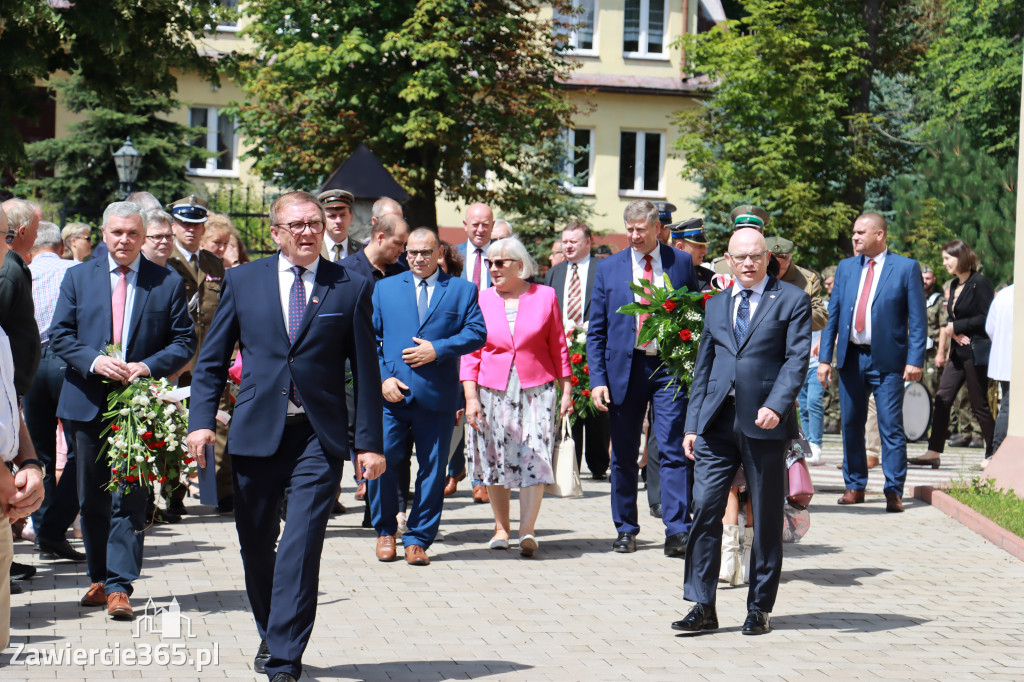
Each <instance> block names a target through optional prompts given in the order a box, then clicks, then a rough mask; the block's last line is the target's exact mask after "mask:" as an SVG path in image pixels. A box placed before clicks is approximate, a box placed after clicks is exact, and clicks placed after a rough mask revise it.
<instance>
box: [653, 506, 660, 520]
mask: <svg viewBox="0 0 1024 682" xmlns="http://www.w3.org/2000/svg"><path fill="white" fill-rule="evenodd" d="M651 516H653V517H654V518H656V519H660V518H661V505H660V504H652V505H651Z"/></svg>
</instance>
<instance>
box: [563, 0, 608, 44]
mask: <svg viewBox="0 0 1024 682" xmlns="http://www.w3.org/2000/svg"><path fill="white" fill-rule="evenodd" d="M583 2H586V0H572V7H573V9H578V8H579V6H580V5H581V4H582V3H583ZM590 2H592V3H593V4H594V26H593V32H594V38H593V43H594V46H593V47H590V48H585V49H581V48H580V47H579V45H578V40H579V38H578V36H577V33H576V29H574V28H573V29H570V30H569V35H568V52H569V54H574V55H577V56H580V57H596V56H598V54H597V46H598V42H597V40H598V36H597V25H598V16H599V14H600V9H601V8H600V2H599V0H590ZM555 18H556V19H557V18H561V19H562V20H571V22H576V21H577V20H578V19H579V18H580V17H579V15H574V16H572V17H565V16H561V17H559V16H557V15H556V17H555Z"/></svg>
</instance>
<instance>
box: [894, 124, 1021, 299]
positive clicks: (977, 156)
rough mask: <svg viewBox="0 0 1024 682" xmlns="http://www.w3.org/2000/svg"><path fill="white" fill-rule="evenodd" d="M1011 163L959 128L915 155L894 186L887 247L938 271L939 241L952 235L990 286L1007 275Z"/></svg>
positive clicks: (1013, 187)
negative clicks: (971, 253)
mask: <svg viewBox="0 0 1024 682" xmlns="http://www.w3.org/2000/svg"><path fill="white" fill-rule="evenodd" d="M1017 191H1018V187H1017V161H1016V159H1011V160H1009V161H1000V160H999V159H997V158H996V156H995V155H993V154H990V153H989V152H987V151H985V150H984V149H982V148H981V147H980V146H979V145H977V144H975V143H974V142H973V141H972V139H971V137H970V135H969V134H968V133H967V132H966V131H965V130H964V129H963V128H962V127H954V128H951V129H950V130H948V131H945V132H944V133H943V134H942V135H941V136H940V137H939V139H938V141H937V143H936V144H935V145H934V146H933V147H931V148H929V149H926V150H925V151H923V152H922V153H921V160H920V162H919V163H918V164H917V166H916V174H915V175H912V176H904V177H902V178H901V179H900V181H899V182H898V183H897V185H896V191H895V200H894V209H895V217H894V220H893V222H892V224H891V225H890V234H891V235H892V238H893V240H892V246H893V248H894V249H896V250H900V251H903V252H904V253H908V254H910V255H913V256H914V257H915V258H917V259H919V260H921V261H922V262H925V263H928V264H930V265H932V267H933V269H935V271H936V272H940V273H941V272H942V270H940V269H939V267H941V262H942V259H941V253H940V252H939V250H940V247H941V245H942V244H943V243H944V242H945V241H948V240H949V239H952V238H954V237H957V238H959V239H962V240H964V241H965V242H967V243H968V244H969V245H970V246H971V247H972V248H973V249H974V250H975V251H976V252H977V254H978V258H979V260H980V261H981V264H982V266H983V267H984V272H985V276H986V277H988V278H989V279H990V280H991V281H992V283H993V284H995V285H999V284H1002V283H1006V282H1009V281H1011V279H1012V277H1013V243H1014V226H1015V214H1016V202H1017Z"/></svg>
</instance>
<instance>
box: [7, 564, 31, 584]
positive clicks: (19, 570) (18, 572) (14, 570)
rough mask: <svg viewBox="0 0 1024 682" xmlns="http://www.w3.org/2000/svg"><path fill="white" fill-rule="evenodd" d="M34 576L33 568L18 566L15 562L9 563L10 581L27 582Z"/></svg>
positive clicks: (23, 565)
mask: <svg viewBox="0 0 1024 682" xmlns="http://www.w3.org/2000/svg"><path fill="white" fill-rule="evenodd" d="M35 574H36V567H35V566H28V565H26V564H19V563H18V562H17V561H12V562H11V580H28V579H29V578H31V577H32V576H34V575H35Z"/></svg>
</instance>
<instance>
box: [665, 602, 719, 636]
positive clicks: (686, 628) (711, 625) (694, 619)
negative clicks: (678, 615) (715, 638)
mask: <svg viewBox="0 0 1024 682" xmlns="http://www.w3.org/2000/svg"><path fill="white" fill-rule="evenodd" d="M672 629H673V630H682V631H683V632H700V631H701V630H717V629H718V612H717V611H715V605H714V604H694V605H693V608H692V609H690V612H689V613H688V614H686V616H685V617H684V618H683V619H682V620H677V621H676V622H674V623H672Z"/></svg>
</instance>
